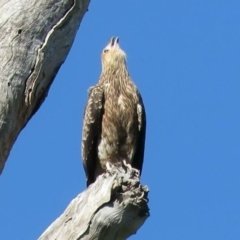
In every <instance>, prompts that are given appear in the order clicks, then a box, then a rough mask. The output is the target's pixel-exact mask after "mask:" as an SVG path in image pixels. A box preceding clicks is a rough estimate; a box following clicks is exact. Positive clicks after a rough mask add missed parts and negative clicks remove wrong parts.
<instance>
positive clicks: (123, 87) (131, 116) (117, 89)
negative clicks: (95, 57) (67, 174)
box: [82, 37, 146, 186]
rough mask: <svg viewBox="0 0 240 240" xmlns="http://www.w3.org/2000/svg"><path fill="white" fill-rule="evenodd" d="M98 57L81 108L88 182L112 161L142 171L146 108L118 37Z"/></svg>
mask: <svg viewBox="0 0 240 240" xmlns="http://www.w3.org/2000/svg"><path fill="white" fill-rule="evenodd" d="M101 57H102V73H101V76H100V79H99V82H98V83H97V84H96V85H95V86H93V87H91V88H90V89H89V97H88V101H87V104H86V108H85V112H84V122H83V135H82V158H83V165H84V170H85V173H86V177H87V186H89V185H90V184H91V183H93V182H94V181H95V180H96V178H97V176H99V175H100V174H102V173H104V172H105V171H106V170H107V169H109V168H110V167H111V165H113V164H114V165H119V164H121V166H123V165H125V166H128V167H130V168H131V167H132V168H135V169H137V170H139V172H140V174H141V171H142V165H143V158H144V145H145V131H146V114H145V109H144V105H143V101H142V97H141V95H140V93H139V92H138V89H137V87H136V86H135V84H134V83H133V81H132V79H131V78H130V76H129V72H128V69H127V64H126V54H125V52H124V51H123V50H122V49H121V48H120V46H119V38H118V37H112V38H111V39H110V41H109V43H108V45H107V46H106V47H105V48H104V49H103V52H102V56H101Z"/></svg>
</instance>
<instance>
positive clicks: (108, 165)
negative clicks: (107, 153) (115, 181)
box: [106, 162, 112, 172]
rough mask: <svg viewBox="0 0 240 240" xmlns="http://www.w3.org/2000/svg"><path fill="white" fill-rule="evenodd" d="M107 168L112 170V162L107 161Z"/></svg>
mask: <svg viewBox="0 0 240 240" xmlns="http://www.w3.org/2000/svg"><path fill="white" fill-rule="evenodd" d="M106 169H107V171H108V172H111V169H112V164H111V163H110V162H107V163H106Z"/></svg>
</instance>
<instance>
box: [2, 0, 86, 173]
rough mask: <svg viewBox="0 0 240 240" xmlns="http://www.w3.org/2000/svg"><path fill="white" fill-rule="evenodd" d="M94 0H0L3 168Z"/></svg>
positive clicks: (41, 100)
mask: <svg viewBox="0 0 240 240" xmlns="http://www.w3.org/2000/svg"><path fill="white" fill-rule="evenodd" d="M89 2H90V0H18V1H16V0H0V59H1V61H0V73H1V74H0V173H1V172H2V170H3V168H4V164H5V162H6V160H7V157H8V155H9V152H10V150H11V148H12V145H13V144H14V142H15V140H16V138H17V136H18V134H19V133H20V131H21V130H22V129H23V127H24V126H25V125H26V124H27V122H28V121H29V119H30V118H31V117H32V116H33V114H34V113H35V112H36V111H37V110H38V108H39V107H40V105H41V104H42V102H43V101H44V99H45V97H46V96H47V93H48V90H49V87H50V85H51V83H52V81H53V80H54V77H55V76H56V74H57V72H58V70H59V68H60V66H61V64H62V63H63V62H64V60H65V59H66V56H67V54H68V52H69V50H70V48H71V45H72V43H73V40H74V37H75V35H76V32H77V30H78V27H79V25H80V22H81V20H82V18H83V16H84V14H85V12H86V11H87V8H88V5H89Z"/></svg>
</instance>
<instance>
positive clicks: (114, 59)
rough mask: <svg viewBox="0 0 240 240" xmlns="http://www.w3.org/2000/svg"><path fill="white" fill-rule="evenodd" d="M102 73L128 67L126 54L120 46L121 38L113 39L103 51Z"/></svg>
mask: <svg viewBox="0 0 240 240" xmlns="http://www.w3.org/2000/svg"><path fill="white" fill-rule="evenodd" d="M101 57H102V71H104V70H107V69H109V68H110V69H112V70H113V69H116V68H119V67H120V66H121V65H123V64H124V66H125V65H126V53H125V52H124V51H123V50H122V49H121V48H120V46H119V38H118V37H112V38H111V39H110V41H109V43H108V45H107V46H106V47H105V48H104V49H103V51H102V55H101Z"/></svg>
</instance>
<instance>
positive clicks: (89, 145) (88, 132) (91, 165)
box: [82, 85, 104, 186]
mask: <svg viewBox="0 0 240 240" xmlns="http://www.w3.org/2000/svg"><path fill="white" fill-rule="evenodd" d="M103 106H104V93H103V89H102V87H101V86H99V85H96V86H94V87H92V88H90V90H89V97H88V101H87V105H86V107H85V111H84V121H83V133H82V159H83V166H84V170H85V173H86V177H87V186H89V185H90V184H91V183H93V182H94V181H95V170H96V167H97V165H96V164H97V161H98V140H99V137H100V136H101V124H102V115H103Z"/></svg>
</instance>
